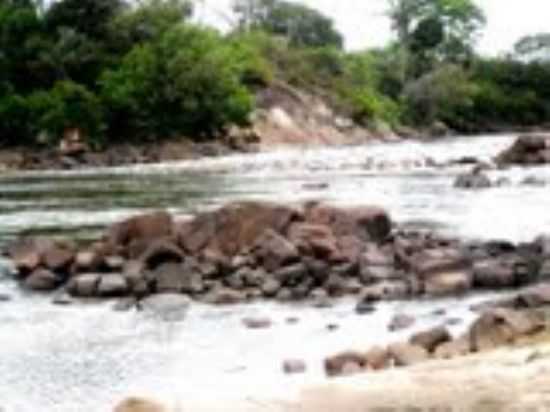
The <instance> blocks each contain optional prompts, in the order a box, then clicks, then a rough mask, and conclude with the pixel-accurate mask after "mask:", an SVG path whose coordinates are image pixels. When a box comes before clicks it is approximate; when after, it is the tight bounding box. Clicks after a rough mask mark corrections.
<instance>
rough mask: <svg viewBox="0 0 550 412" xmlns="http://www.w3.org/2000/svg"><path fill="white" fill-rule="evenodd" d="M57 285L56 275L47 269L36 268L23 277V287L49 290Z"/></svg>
mask: <svg viewBox="0 0 550 412" xmlns="http://www.w3.org/2000/svg"><path fill="white" fill-rule="evenodd" d="M58 285H59V278H58V276H57V275H56V274H55V273H53V272H52V271H50V270H48V269H37V270H35V271H34V272H32V273H31V274H30V275H29V276H28V277H27V278H26V279H25V287H27V288H29V289H32V290H37V291H51V290H54V289H56V288H57V286H58Z"/></svg>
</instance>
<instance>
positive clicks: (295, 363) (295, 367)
mask: <svg viewBox="0 0 550 412" xmlns="http://www.w3.org/2000/svg"><path fill="white" fill-rule="evenodd" d="M306 369H307V366H306V363H305V362H304V361H303V360H300V359H288V360H285V361H284V362H283V372H284V373H286V374H287V375H296V374H299V373H304V372H305V371H306Z"/></svg>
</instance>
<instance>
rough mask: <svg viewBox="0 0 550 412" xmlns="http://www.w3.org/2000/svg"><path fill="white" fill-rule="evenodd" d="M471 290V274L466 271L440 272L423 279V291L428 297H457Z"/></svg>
mask: <svg viewBox="0 0 550 412" xmlns="http://www.w3.org/2000/svg"><path fill="white" fill-rule="evenodd" d="M471 288H472V274H471V272H470V271H468V270H456V271H450V272H442V273H437V274H433V275H430V276H428V277H427V278H425V279H424V291H425V293H426V294H427V295H430V296H447V295H457V294H462V293H466V292H468V291H469V290H470V289H471Z"/></svg>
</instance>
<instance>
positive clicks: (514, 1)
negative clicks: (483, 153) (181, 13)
mask: <svg viewBox="0 0 550 412" xmlns="http://www.w3.org/2000/svg"><path fill="white" fill-rule="evenodd" d="M296 1H298V2H301V3H304V4H307V5H309V6H311V7H314V8H316V9H318V10H320V11H322V12H323V13H324V14H326V15H328V16H330V17H332V18H333V19H334V21H335V24H336V27H337V28H338V29H339V30H340V32H341V33H343V34H344V36H345V39H346V47H347V48H348V49H350V50H357V49H364V48H367V47H376V46H382V45H384V44H385V43H386V42H387V41H388V40H389V39H391V32H390V26H389V21H388V19H387V17H386V16H385V11H386V10H387V0H296ZM475 1H476V3H478V4H479V5H480V6H481V7H482V8H483V10H484V11H485V13H486V15H487V19H488V23H487V27H486V28H485V30H484V33H483V36H482V37H481V39H480V41H479V43H478V47H477V49H478V51H479V52H480V53H482V54H485V55H500V54H504V53H506V52H508V51H510V50H511V49H512V47H513V45H514V43H515V42H516V41H517V40H519V39H520V38H521V37H522V36H524V35H526V34H533V33H537V32H548V31H550V0H475ZM202 2H203V3H204V4H205V5H204V6H203V9H200V10H199V13H198V15H199V17H198V18H199V19H201V20H202V21H204V22H206V23H209V24H214V25H216V26H218V27H220V26H225V25H226V22H227V19H228V16H229V10H230V7H229V6H230V4H231V0H202Z"/></svg>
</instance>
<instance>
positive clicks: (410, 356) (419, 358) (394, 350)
mask: <svg viewBox="0 0 550 412" xmlns="http://www.w3.org/2000/svg"><path fill="white" fill-rule="evenodd" d="M388 353H389V354H390V356H391V358H392V359H393V361H394V364H395V366H412V365H416V364H418V363H421V362H424V361H426V360H428V359H429V354H428V351H427V350H426V349H424V348H423V347H422V346H417V345H411V344H408V343H396V344H392V345H390V346H388Z"/></svg>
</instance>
